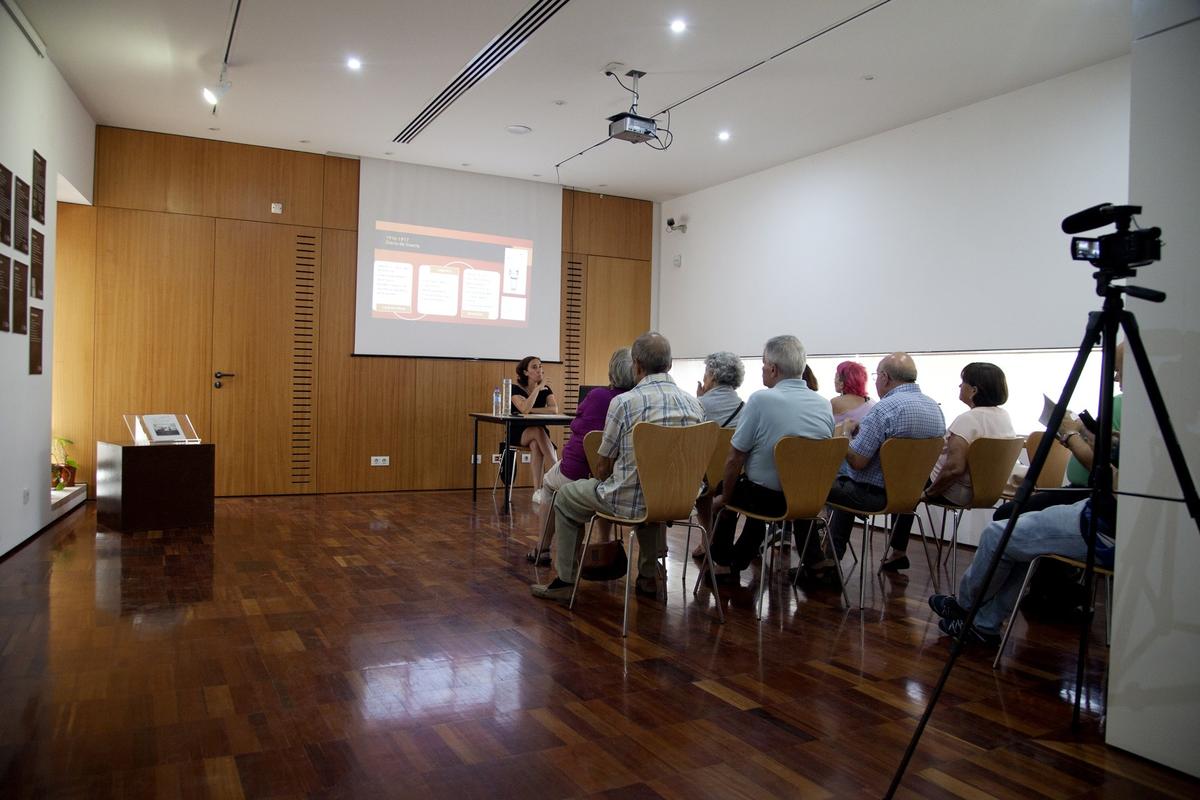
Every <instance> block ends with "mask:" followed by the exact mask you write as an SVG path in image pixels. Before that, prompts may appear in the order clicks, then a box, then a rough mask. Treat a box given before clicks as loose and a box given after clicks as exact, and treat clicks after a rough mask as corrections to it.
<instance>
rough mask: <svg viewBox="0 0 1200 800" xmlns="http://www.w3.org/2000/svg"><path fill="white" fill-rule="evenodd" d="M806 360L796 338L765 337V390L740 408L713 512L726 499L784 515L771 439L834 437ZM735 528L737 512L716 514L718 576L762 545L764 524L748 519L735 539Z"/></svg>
mask: <svg viewBox="0 0 1200 800" xmlns="http://www.w3.org/2000/svg"><path fill="white" fill-rule="evenodd" d="M806 360H807V359H806V354H805V352H804V345H802V344H801V343H800V340H799V339H797V338H796V337H795V336H775V337H773V338H771V339H768V340H767V343H766V345H765V346H764V347H763V365H762V379H763V385H764V386H766V387H767V388H766V389H761V390H759V391H757V392H755V393H754V394H752V395H750V399H749V400H747V401H746V407H745V408H744V409H742V413H741V420H740V422H739V423H738V426H737V430H736V431H734V434H733V447H732V448H731V449H730V451H729V458H728V459H727V460H726V461H725V473H724V477H723V479H722V482H721V486H722V489H721V494H720V495H718V496H717V497H716V498H715V499H714V500H713V513H714V514H717V513H718V512H720V510H721V509H722V508H724V506H725V505H726V504H727V503H732V504H733V505H735V506H737V507H739V508H743V509H745V510H747V511H753V512H755V513H759V514H764V515H770V516H774V515H777V514H781V513H783V512H784V510H786V508H787V500H786V498H785V497H784V495H783V487H782V485H781V484H780V482H779V473H778V471H777V470H776V468H775V445H776V443H778V442H779V440H780V439H782V438H783V437H785V436H802V437H804V438H806V439H828V438H829V437H830V436H832V435H833V411H832V410H831V408H830V406H829V401H828V400H826V399H825V398H824V397H821V395H819V394H817V393H816V392H814V391H813V390H812V389H809V388H808V384H807V383H805V381H804V378H803V375H804V366H805V362H806ZM743 469H744V470H745V473H744V474H743ZM736 526H737V515H736V514H732V513H730V512H728V511H725V512H724V513H720V514H719V516H717V523H716V526H715V527H716V530H715V531H714V533H713V537H712V559H713V564H714V565H715V566H716V572H717V574H718V576H719V575H728V576H732V578H733V579H736V577H737V573H738V572H739V571H741V570H743V569H745V568H746V567H747V566H749V565H750V562H751V561H753V560H754V558H755V556H757V555H758V552H759V548H760V547H762V540H763V536H764V535H765V532H766V525H765V524H764V523H763V522H762V521H761V520H756V519H750V518H748V517H747V518H746V523H745V525H744V526H743V528H742V535H741V536H740V537H738V540H737V542H736V543H735V542H734V541H733V532H734V528H735V527H736Z"/></svg>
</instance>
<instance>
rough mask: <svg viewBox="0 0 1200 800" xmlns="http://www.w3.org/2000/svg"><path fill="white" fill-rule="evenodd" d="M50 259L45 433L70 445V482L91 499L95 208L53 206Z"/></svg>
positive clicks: (93, 483) (93, 472) (93, 474)
mask: <svg viewBox="0 0 1200 800" xmlns="http://www.w3.org/2000/svg"><path fill="white" fill-rule="evenodd" d="M55 247H56V250H55V257H54V265H55V266H54V369H53V370H52V372H51V374H52V387H51V395H50V397H51V400H50V407H51V408H50V432H51V434H52V435H53V436H64V437H66V438H68V439H71V440H72V441H74V442H75V445H74V446H72V447H70V448H69V451H70V455H71V456H73V457H74V458H75V460H76V461H78V462H79V470H78V472H77V473H76V478H75V479H76V480H77V481H78V482H80V483H86V484H87V485H88V492H89V493H90V494H92V495H93V496H95V486H96V448H95V446H94V444H93V443H94V442H95V436H94V435H93V432H92V397H93V392H94V388H93V387H94V370H93V358H94V352H95V343H96V342H95V333H96V209H95V207H93V206H83V205H75V204H73V203H59V204H58V234H57V244H56V245H55Z"/></svg>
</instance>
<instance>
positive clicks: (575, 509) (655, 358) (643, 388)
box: [529, 331, 704, 602]
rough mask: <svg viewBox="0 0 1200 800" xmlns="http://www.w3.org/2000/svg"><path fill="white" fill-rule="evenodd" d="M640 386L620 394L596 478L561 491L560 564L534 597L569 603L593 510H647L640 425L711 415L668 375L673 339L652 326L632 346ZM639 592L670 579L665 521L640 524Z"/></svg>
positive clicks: (630, 513) (625, 513)
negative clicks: (636, 454) (664, 561)
mask: <svg viewBox="0 0 1200 800" xmlns="http://www.w3.org/2000/svg"><path fill="white" fill-rule="evenodd" d="M630 350H631V355H632V356H633V370H634V378H635V379H636V380H637V385H636V386H634V387H633V388H632V389H631V390H629V391H628V392H625V393H624V394H621V395H618V396H617V397H614V398H613V400H612V403H611V404H610V405H609V407H608V417H607V418H606V419H605V422H604V436H603V439H602V440H601V442H600V464H599V469H598V470H597V471H596V474H595V476H594V477H591V478H584V479H583V480H578V481H571V482H570V483H568V484H566V485H565V486H563V488H561V489H559V490H558V493H557V494H555V496H554V515H555V526H554V541H555V556H554V569H555V572H557V573H558V574H557V576H556V577H555V578H554V580H552V581H551V582H550V583H537V584H533V585H532V586H530V587H529V588H530V591H531V592H532V593H533V596H534V597H542V598H545V599H547V600H558V601H560V602H566V601H568V600H570V598H571V589H572V588H573V586H574V582H575V580H576V575H575V572H574V570H575V548H576V546H577V544H578V542H579V536H580V534H581V533H582V532H583V525H584V523H586V522H587V521H588V520H589V519H591V517H592V514H594V513H595V512H597V511H603V512H604V513H606V514H615V515H618V516H622V517H637V516H640V515H641V514H642V512H643V511H644V510H645V498H644V497H643V495H642V486H641V483H640V481H639V480H638V472H637V464H636V463H635V462H634V458H633V426H634V425H636V424H637V423H639V422H653V423H656V424H658V425H672V426H680V427H682V426H684V425H697V424H699V423H701V422H703V421H704V411H703V409H702V408H701V407H700V401H699V400H697V399H696V398H695V397H693V396H692V395H691V394H690V393H688V392H685V391H683V390H682V389H680V388H679V387H678V386H676V385H675V381H673V380H671V376H670V375H668V374H667V372H668V370H670V369H671V343H670V342H668V341H667V339H666V337H664V336H663V335H661V334H659V333H655V332H653V331H651V332H649V333H644V334H642V335H641V336H639V337H638V338H637V341H635V342H634V343H633V347H632V348H630ZM635 533H636V534H637V537H638V579H637V584H636V585H637V591H638V593H639V594H656V593H657V591H658V588H659V587H660V586H661V585H662V584H663V583H664V580H665V577H666V576H664V575H661V574H660V572H661V567H660V566H659V564H658V559H657V555H658V553H659V552H660V551H662V550H664V549H665V531H664V529H663V526H662V525H647V526H644V527H642V528H638V529H637V530H636V531H635Z"/></svg>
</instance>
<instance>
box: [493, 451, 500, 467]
mask: <svg viewBox="0 0 1200 800" xmlns="http://www.w3.org/2000/svg"><path fill="white" fill-rule="evenodd" d="M500 459H501V455H500V454H499V453H492V463H493V464H499V463H500Z"/></svg>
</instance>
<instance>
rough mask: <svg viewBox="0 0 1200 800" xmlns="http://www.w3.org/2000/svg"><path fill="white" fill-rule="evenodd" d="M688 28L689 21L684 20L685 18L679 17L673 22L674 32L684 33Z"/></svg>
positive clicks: (672, 28)
mask: <svg viewBox="0 0 1200 800" xmlns="http://www.w3.org/2000/svg"><path fill="white" fill-rule="evenodd" d="M686 30H687V23H686V22H684V21H683V20H681V19H677V20H674V21H672V22H671V32H672V33H683V32H684V31H686Z"/></svg>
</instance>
